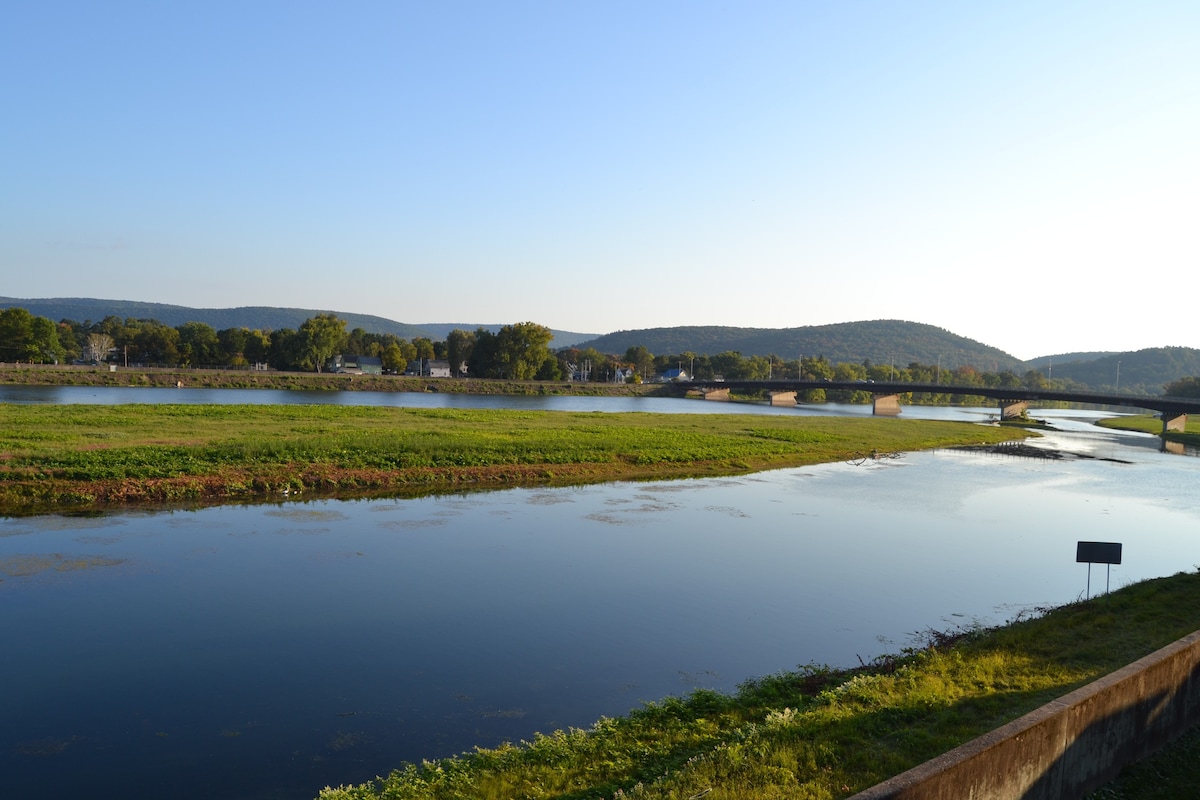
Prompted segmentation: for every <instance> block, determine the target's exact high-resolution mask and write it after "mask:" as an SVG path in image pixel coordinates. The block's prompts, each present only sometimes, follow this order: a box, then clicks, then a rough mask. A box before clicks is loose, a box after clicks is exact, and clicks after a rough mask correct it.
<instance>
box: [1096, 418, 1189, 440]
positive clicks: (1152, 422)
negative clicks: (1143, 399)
mask: <svg viewBox="0 0 1200 800" xmlns="http://www.w3.org/2000/svg"><path fill="white" fill-rule="evenodd" d="M1096 424H1097V425H1100V426H1102V427H1105V428H1114V429H1116V430H1122V431H1141V432H1142V433H1153V434H1155V435H1159V434H1162V426H1163V424H1162V419H1160V418H1159V417H1158V415H1156V414H1137V415H1133V416H1128V417H1112V418H1110V419H1102V420H1099V421H1098V422H1097V423H1096ZM1165 437H1166V438H1167V440H1169V441H1172V442H1179V443H1181V444H1185V445H1188V446H1190V447H1200V420H1198V419H1196V417H1195V416H1194V415H1193V416H1191V417H1189V418H1188V422H1187V426H1186V429H1185V430H1183V431H1171V432H1169V433H1167V434H1165Z"/></svg>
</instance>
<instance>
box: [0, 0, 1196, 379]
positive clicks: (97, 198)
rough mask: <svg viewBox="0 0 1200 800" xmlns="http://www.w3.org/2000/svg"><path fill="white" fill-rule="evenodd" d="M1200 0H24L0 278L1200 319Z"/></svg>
mask: <svg viewBox="0 0 1200 800" xmlns="http://www.w3.org/2000/svg"><path fill="white" fill-rule="evenodd" d="M1198 289H1200V3H1197V2H1195V0H1180V1H1179V2H1169V1H1164V2H1158V1H1156V0H1137V1H1136V2H1134V1H1133V0H1130V1H1129V2H1103V0H1089V1H1088V2H1050V1H1049V0H1035V1H1034V2H1025V1H1024V0H1004V1H1003V2H982V1H981V2H958V1H957V0H956V1H955V2H905V1H904V0H887V1H886V2H853V0H850V1H848V2H807V1H806V0H785V1H784V2H775V1H774V0H770V1H767V0H763V1H761V2H754V1H753V0H749V1H748V2H736V3H735V2H704V1H702V0H688V1H687V2H676V1H674V0H662V1H657V2H656V0H636V1H635V2H624V1H623V0H594V1H588V0H556V1H555V2H549V1H548V0H547V1H546V2H520V1H519V0H503V1H502V2H492V1H491V0H488V2H482V1H481V2H462V1H456V0H446V1H445V2H441V1H439V2H401V1H400V0H389V1H388V2H376V1H374V0H369V1H368V0H346V2H328V1H326V0H322V2H307V1H305V0H280V1H279V2H274V1H271V2H268V1H267V0H237V2H224V1H223V0H204V1H203V2H192V1H191V0H171V1H170V2H161V1H160V0H152V1H150V2H126V1H125V0H105V1H104V2H92V1H91V0H87V1H86V2H83V1H81V2H71V1H70V0H67V1H65V2H64V1H56V0H8V2H6V3H4V7H3V13H2V14H0V295H3V296H9V297H31V298H32V297H104V298H113V299H125V300H140V301H150V302H163V303H174V304H180V305H191V306H200V307H229V306H244V305H271V306H298V307H303V308H319V309H333V310H340V311H345V312H356V313H367V314H378V315H380V316H384V317H388V318H391V319H395V320H398V321H401V322H411V323H422V322H465V323H507V322H520V321H525V320H531V321H534V322H539V323H541V324H544V325H547V326H549V327H552V328H558V329H563V330H571V331H580V332H588V333H607V332H610V331H614V330H620V329H632V328H647V327H659V326H674V325H735V326H747V327H770V328H780V327H795V326H800V325H819V324H826V323H834V322H849V321H854V320H863V319H906V320H912V321H915V322H924V323H929V324H932V325H937V326H939V327H943V328H946V329H948V330H950V331H952V332H954V333H957V334H960V335H962V336H967V337H970V338H972V339H976V340H979V341H982V342H984V343H986V344H989V345H993V346H996V347H999V348H1001V349H1003V350H1006V351H1008V352H1009V353H1011V354H1013V355H1015V356H1017V357H1020V358H1032V357H1035V356H1038V355H1043V354H1051V353H1061V352H1068V351H1076V350H1134V349H1138V348H1142V347H1157V346H1165V345H1185V346H1189V347H1200V325H1197V322H1196V320H1197V312H1196V311H1195V306H1196V304H1197V300H1198V299H1200V294H1198Z"/></svg>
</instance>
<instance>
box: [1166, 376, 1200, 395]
mask: <svg viewBox="0 0 1200 800" xmlns="http://www.w3.org/2000/svg"><path fill="white" fill-rule="evenodd" d="M1163 391H1165V392H1166V393H1167V394H1169V395H1171V396H1172V397H1200V377H1190V378H1180V379H1179V380H1177V381H1171V382H1170V383H1168V384H1167V385H1165V386H1163Z"/></svg>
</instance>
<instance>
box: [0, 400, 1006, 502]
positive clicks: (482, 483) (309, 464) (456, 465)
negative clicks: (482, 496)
mask: <svg viewBox="0 0 1200 800" xmlns="http://www.w3.org/2000/svg"><path fill="white" fill-rule="evenodd" d="M1025 435H1027V434H1026V433H1025V432H1023V431H1020V430H1012V429H1006V428H999V427H989V426H981V425H975V424H970V423H962V422H938V421H927V420H904V419H892V418H878V417H871V418H856V419H847V418H834V417H790V416H766V415H753V416H751V415H737V414H644V413H623V414H596V413H571V412H549V411H514V410H498V409H490V410H484V409H479V410H465V409H414V408H379V407H372V406H333V405H286V406H283V405H279V406H275V405H172V404H163V405H157V404H156V405H149V404H146V405H140V404H139V405H121V406H100V405H96V406H90V405H89V406H76V405H65V406H35V405H16V404H12V405H0V514H7V515H16V514H31V513H46V512H50V511H66V510H78V509H96V508H104V507H117V506H123V505H130V504H174V503H223V502H252V501H264V500H271V501H278V500H280V499H285V498H291V499H296V498H298V497H301V496H302V497H305V498H312V497H323V496H338V497H347V496H352V495H371V494H375V495H378V494H390V495H396V496H419V495H425V494H433V493H445V492H461V491H469V490H476V489H490V488H500V487H513V486H558V485H570V484H584V483H595V482H601V481H613V480H642V479H662V478H684V477H700V476H712V475H736V474H743V473H748V472H754V471H758V470H763V469H774V468H781V467H793V466H802V465H806V464H816V463H823V462H832V461H849V460H860V459H869V458H872V457H873V456H878V455H879V454H888V453H896V452H901V451H908V450H921V449H930V448H937V447H954V446H960V445H980V444H988V443H995V442H1003V441H1008V440H1013V439H1017V438H1020V437H1023V436H1025Z"/></svg>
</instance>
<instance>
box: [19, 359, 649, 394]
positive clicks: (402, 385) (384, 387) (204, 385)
mask: <svg viewBox="0 0 1200 800" xmlns="http://www.w3.org/2000/svg"><path fill="white" fill-rule="evenodd" d="M0 384H9V385H14V386H142V387H158V388H181V387H187V388H191V389H283V390H301V391H319V392H446V393H450V394H484V395H515V396H545V395H567V396H570V395H578V396H586V397H654V396H668V395H670V394H671V392H670V391H669V386H668V385H667V384H661V383H658V384H652V383H646V384H642V383H581V382H570V381H503V380H475V379H470V378H418V377H413V376H407V375H348V374H337V373H327V372H326V373H316V372H277V371H275V370H249V369H242V370H234V369H211V370H209V369H170V368H157V367H115V368H110V367H109V365H107V364H103V365H100V366H61V365H48V364H11V363H9V364H0Z"/></svg>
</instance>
